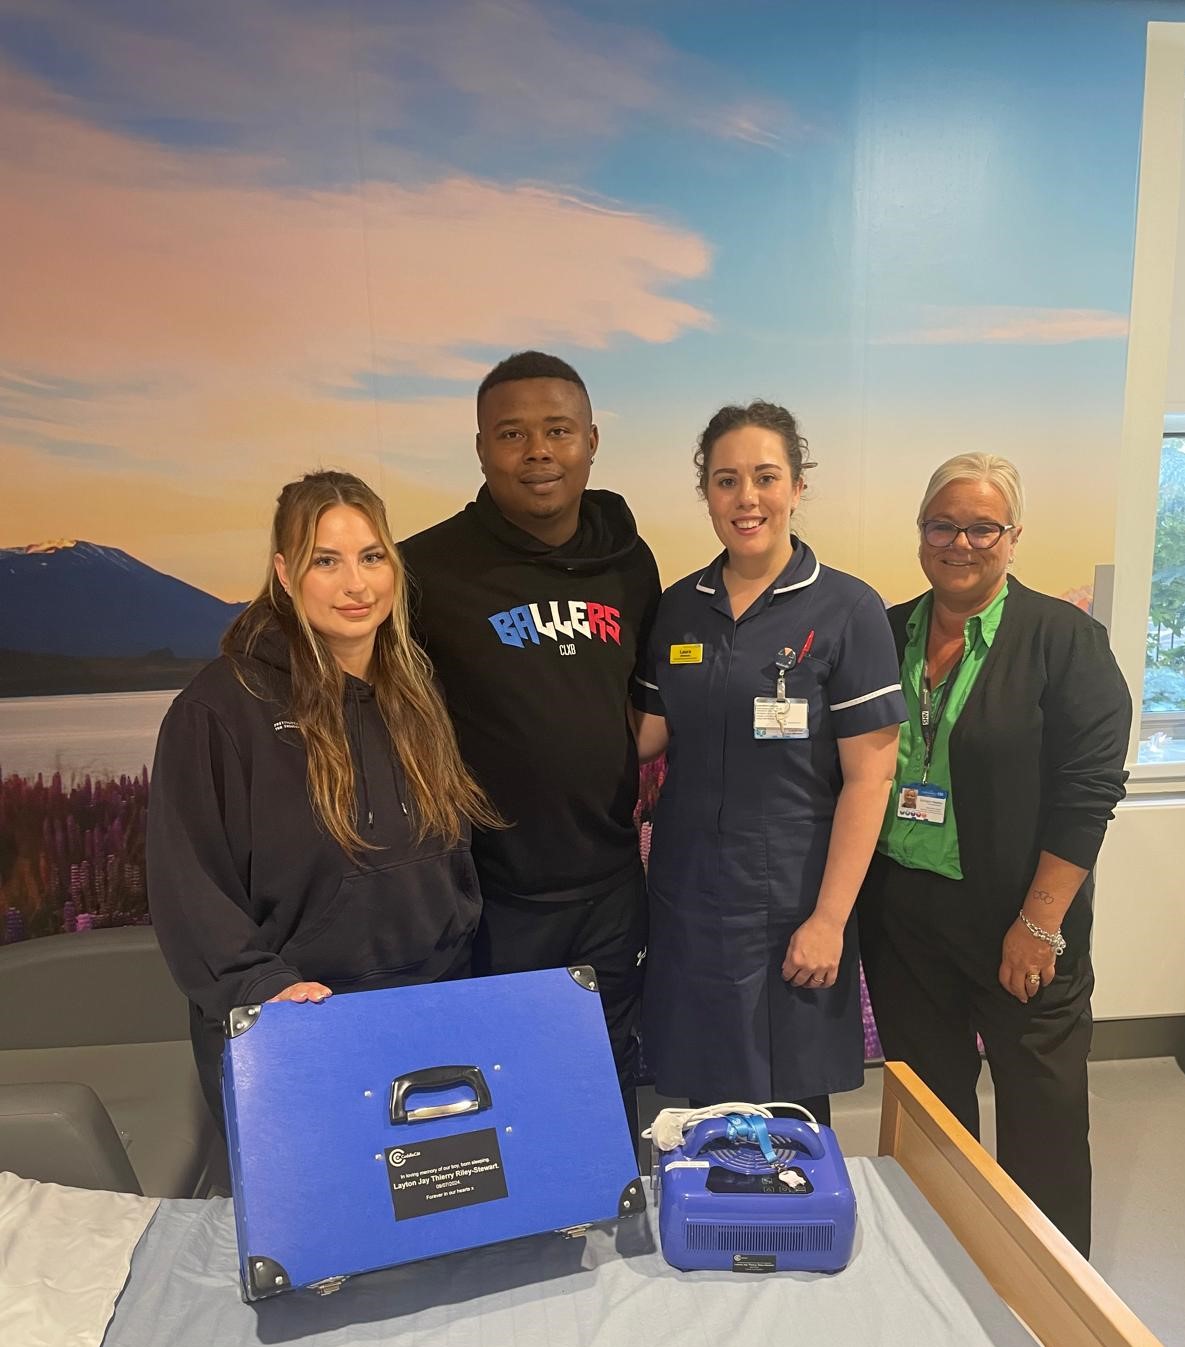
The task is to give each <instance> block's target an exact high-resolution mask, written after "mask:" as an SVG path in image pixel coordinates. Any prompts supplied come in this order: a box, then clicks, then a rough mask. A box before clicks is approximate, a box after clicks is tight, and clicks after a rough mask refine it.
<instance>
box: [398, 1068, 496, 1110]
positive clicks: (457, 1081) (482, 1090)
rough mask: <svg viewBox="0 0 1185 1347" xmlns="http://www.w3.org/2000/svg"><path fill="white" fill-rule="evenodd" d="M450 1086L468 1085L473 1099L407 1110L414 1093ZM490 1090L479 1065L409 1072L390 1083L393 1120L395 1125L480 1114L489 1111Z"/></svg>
mask: <svg viewBox="0 0 1185 1347" xmlns="http://www.w3.org/2000/svg"><path fill="white" fill-rule="evenodd" d="M451 1085H468V1086H469V1088H470V1089H471V1090H472V1091H473V1098H472V1099H458V1100H456V1101H455V1102H453V1103H451V1104H428V1105H426V1106H425V1107H424V1108H417V1109H410V1110H409V1109H408V1107H407V1096H408V1095H409V1094H411V1093H412V1092H413V1091H414V1090H446V1089H448V1088H449V1086H451ZM492 1102H493V1101H492V1100H491V1098H490V1087H489V1086H488V1085H487V1084H486V1080H485V1077H484V1076H483V1075H482V1074H481V1068H480V1067H477V1066H427V1067H424V1069H423V1070H422V1071H409V1072H408V1073H407V1074H406V1075H404V1076H397V1077H396V1078H395V1079H394V1080H393V1081H392V1082H391V1121H392V1122H393V1123H409V1122H424V1121H426V1120H427V1119H428V1118H447V1117H450V1116H451V1115H453V1114H456V1113H478V1112H480V1111H481V1110H482V1109H483V1108H489V1107H490V1106H491V1103H492Z"/></svg>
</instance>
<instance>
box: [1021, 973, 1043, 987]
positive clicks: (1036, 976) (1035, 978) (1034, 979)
mask: <svg viewBox="0 0 1185 1347" xmlns="http://www.w3.org/2000/svg"><path fill="white" fill-rule="evenodd" d="M1025 981H1026V982H1031V983H1033V984H1034V986H1035V985H1036V984H1037V983H1038V982H1040V981H1041V974H1040V973H1030V974H1029V975H1028V976H1027V977H1026V978H1025Z"/></svg>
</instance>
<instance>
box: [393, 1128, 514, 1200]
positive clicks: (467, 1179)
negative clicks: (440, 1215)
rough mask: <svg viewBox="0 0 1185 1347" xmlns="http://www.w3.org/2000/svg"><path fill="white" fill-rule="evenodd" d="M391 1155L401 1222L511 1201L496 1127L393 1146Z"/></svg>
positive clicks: (394, 1198) (394, 1189)
mask: <svg viewBox="0 0 1185 1347" xmlns="http://www.w3.org/2000/svg"><path fill="white" fill-rule="evenodd" d="M385 1155H386V1160H387V1180H388V1182H389V1183H390V1185H391V1201H392V1203H393V1205H394V1207H395V1219H396V1220H397V1221H406V1220H408V1219H410V1218H411V1217H413V1216H431V1215H432V1213H433V1212H436V1211H454V1210H456V1208H458V1207H472V1206H476V1205H477V1204H478V1203H479V1202H493V1201H495V1200H496V1199H498V1198H500V1197H505V1196H506V1174H505V1172H504V1171H503V1169H502V1152H501V1151H500V1150H499V1148H498V1133H497V1131H496V1129H494V1128H493V1127H486V1128H483V1129H482V1130H481V1131H480V1132H459V1133H457V1134H455V1135H454V1136H451V1137H438V1138H437V1139H436V1140H435V1141H417V1142H412V1143H410V1144H408V1145H406V1146H392V1147H390V1149H388V1150H387V1151H386V1152H385Z"/></svg>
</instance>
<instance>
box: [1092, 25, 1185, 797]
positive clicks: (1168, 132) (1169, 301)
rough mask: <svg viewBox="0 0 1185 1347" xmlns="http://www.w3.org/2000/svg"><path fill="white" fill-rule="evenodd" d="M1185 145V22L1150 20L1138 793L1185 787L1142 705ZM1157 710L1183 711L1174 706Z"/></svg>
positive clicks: (1117, 633)
mask: <svg viewBox="0 0 1185 1347" xmlns="http://www.w3.org/2000/svg"><path fill="white" fill-rule="evenodd" d="M1183 151H1185V23H1160V22H1157V23H1150V24H1149V25H1148V47H1147V65H1146V72H1145V79H1144V110H1143V125H1142V131H1141V136H1140V166H1139V189H1138V192H1137V203H1136V234H1135V250H1134V259H1133V268H1132V299H1131V323H1130V328H1129V333H1128V346H1127V372H1126V378H1125V383H1124V405H1123V433H1122V438H1121V441H1120V464H1121V471H1120V474H1119V491H1118V495H1117V500H1116V517H1115V582H1114V595H1113V601H1112V611H1111V614H1110V616H1111V621H1110V623H1109V624H1108V625H1109V627H1110V632H1111V646H1112V649H1113V650H1114V652H1115V658H1116V659H1117V661H1118V663H1119V667H1120V669H1121V671H1122V672H1123V675H1124V677H1125V678H1126V680H1127V685H1128V687H1129V688H1130V689H1131V694H1132V703H1133V707H1134V714H1133V716H1132V731H1131V738H1130V740H1129V742H1128V762H1127V766H1128V770H1129V772H1130V773H1131V779H1130V781H1129V784H1128V790H1129V793H1131V794H1139V795H1144V794H1180V793H1182V792H1183V791H1185V763H1140V762H1138V761H1137V759H1138V754H1139V746H1140V740H1141V738H1143V737H1145V735H1144V724H1145V721H1144V716H1143V713H1142V705H1143V689H1144V669H1145V659H1146V650H1147V635H1148V612H1149V607H1150V604H1151V597H1152V557H1153V551H1154V547H1155V536H1154V535H1155V530H1154V529H1153V528H1149V521H1153V520H1155V518H1156V512H1157V505H1158V502H1159V498H1160V457H1161V445H1162V442H1163V439H1164V435H1165V401H1166V392H1167V388H1168V368H1169V349H1170V344H1171V338H1172V316H1173V295H1174V289H1175V286H1174V280H1175V272H1176V263H1177V244H1178V237H1179V233H1180V227H1181V226H1180V217H1181V212H1182V210H1183V209H1185V199H1183V195H1182V176H1183V175H1182V154H1183ZM1100 616H1103V615H1102V614H1100ZM1150 715H1155V716H1161V715H1164V716H1166V717H1168V718H1169V719H1171V720H1179V719H1181V718H1182V717H1181V716H1178V715H1177V713H1175V712H1163V713H1161V712H1152V713H1150Z"/></svg>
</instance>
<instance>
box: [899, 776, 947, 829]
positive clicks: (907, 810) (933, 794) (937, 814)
mask: <svg viewBox="0 0 1185 1347" xmlns="http://www.w3.org/2000/svg"><path fill="white" fill-rule="evenodd" d="M947 798H948V795H947V792H946V791H944V790H943V789H942V788H941V787H940V786H931V785H928V784H927V783H926V782H924V781H922V782H917V781H909V782H906V783H905V784H903V785H902V787H901V789H900V791H899V792H898V793H897V817H898V818H900V819H909V820H910V821H911V822H913V823H944V822H945V821H946V802H947Z"/></svg>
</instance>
